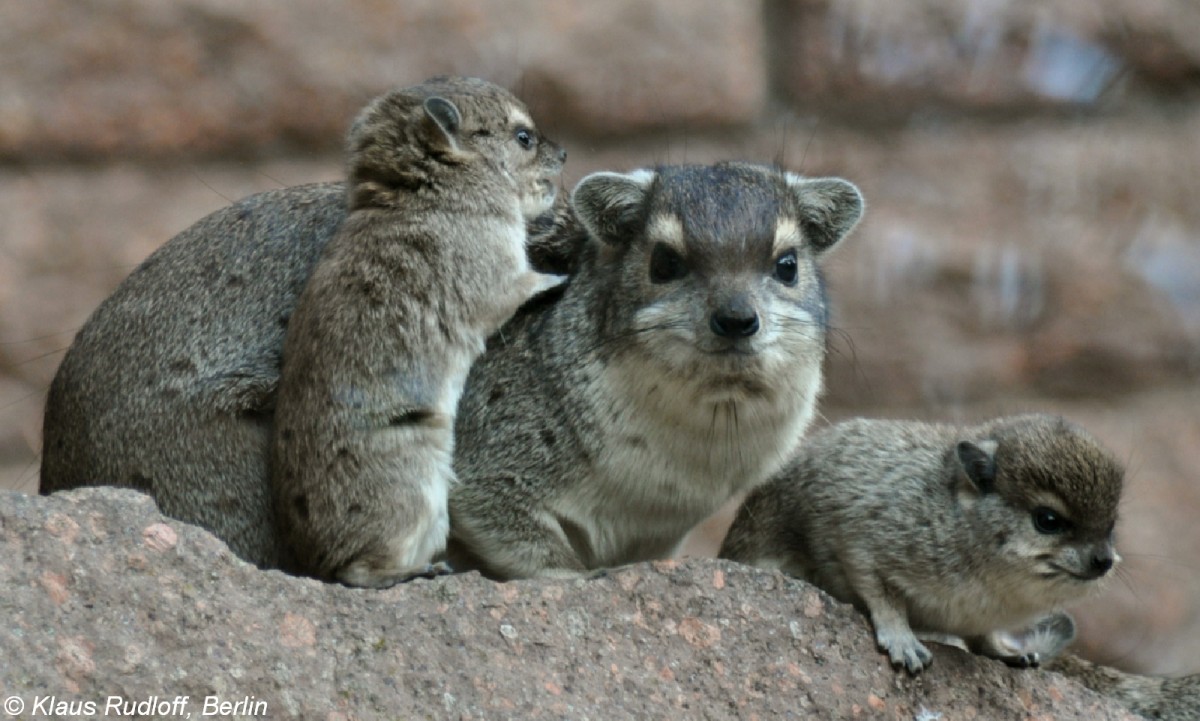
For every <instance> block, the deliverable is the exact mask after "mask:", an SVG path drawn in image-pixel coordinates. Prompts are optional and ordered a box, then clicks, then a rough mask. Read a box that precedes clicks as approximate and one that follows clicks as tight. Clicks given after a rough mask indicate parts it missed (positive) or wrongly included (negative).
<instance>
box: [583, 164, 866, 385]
mask: <svg viewBox="0 0 1200 721" xmlns="http://www.w3.org/2000/svg"><path fill="white" fill-rule="evenodd" d="M572 205H573V207H574V210H575V213H576V215H577V216H578V218H579V220H580V222H581V223H582V224H583V225H584V226H585V227H586V228H587V230H588V232H589V235H590V236H591V237H592V238H593V239H598V241H593V242H592V246H593V247H592V249H591V251H590V252H589V253H588V254H586V255H585V260H584V261H583V262H584V263H589V264H591V265H594V266H595V267H594V271H595V273H596V274H597V275H598V276H600V277H601V278H602V281H601V282H600V283H599V284H598V285H600V286H601V287H603V288H605V291H604V292H605V301H604V304H603V305H604V307H603V310H602V312H598V315H599V317H598V324H599V325H600V328H601V332H602V335H603V336H604V339H605V340H606V341H609V342H608V344H607V349H608V350H610V351H614V352H626V353H635V354H639V355H640V356H641V357H642V359H643V360H645V361H648V362H652V363H655V364H657V365H658V367H659V369H660V370H665V371H666V372H668V373H672V374H676V375H677V377H682V378H694V379H697V380H698V381H700V382H701V384H703V385H706V386H707V387H708V388H709V390H711V391H712V393H713V394H715V395H717V396H721V395H728V394H734V395H735V396H736V395H738V394H742V393H748V394H752V395H753V394H770V393H775V392H779V391H780V389H778V388H775V387H771V386H772V385H773V382H774V379H776V378H777V377H779V376H781V375H786V374H787V370H788V369H789V368H794V367H795V365H796V364H805V365H810V364H812V363H813V362H814V359H815V362H816V364H817V366H818V367H819V362H820V360H819V359H820V357H821V356H822V355H823V353H824V347H825V324H826V320H827V311H826V297H825V291H824V283H823V280H822V277H821V273H820V270H819V268H818V267H817V260H818V259H819V258H820V257H821V256H822V255H823V254H824V253H825V252H827V251H828V250H829V249H830V248H832V247H833V246H834V245H835V244H837V242H838V241H840V240H841V239H842V238H843V237H844V236H845V235H846V234H847V233H848V232H849V231H850V230H851V228H853V227H854V225H855V224H856V223H857V222H858V219H859V218H860V217H861V215H862V212H863V200H862V196H861V195H860V193H859V191H858V189H857V188H856V187H855V186H854V185H852V184H851V183H849V182H847V181H845V180H841V179H838V178H817V179H810V178H803V177H800V176H797V175H793V174H792V173H788V172H784V171H781V170H777V169H774V168H768V167H761V166H754V165H748V164H738V163H723V164H718V165H711V166H695V165H683V166H666V167H660V168H657V169H656V170H639V171H635V172H632V173H629V174H617V173H596V174H593V175H590V176H588V177H586V178H584V179H583V180H582V181H580V183H579V185H578V186H577V187H576V189H575V191H574V193H573V196H572Z"/></svg>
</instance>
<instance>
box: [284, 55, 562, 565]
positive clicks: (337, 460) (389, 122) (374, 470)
mask: <svg viewBox="0 0 1200 721" xmlns="http://www.w3.org/2000/svg"><path fill="white" fill-rule="evenodd" d="M347 154H348V160H347V192H346V199H347V210H348V215H347V218H346V220H345V222H344V223H343V224H342V226H341V228H340V229H339V231H338V233H337V234H336V235H335V236H334V238H333V239H332V240H331V241H330V242H329V244H328V246H327V247H326V248H325V250H324V253H323V254H322V256H321V259H320V260H319V262H318V264H317V266H316V268H315V269H314V271H313V273H312V276H311V277H310V278H309V280H308V283H307V285H306V286H305V288H304V291H303V292H302V293H301V295H300V297H299V299H298V300H297V303H296V309H295V312H294V314H293V316H292V319H291V321H290V323H289V328H288V333H287V339H286V341H285V344H284V351H283V370H282V376H281V378H280V386H279V395H278V400H277V405H276V411H275V436H274V444H273V451H274V452H273V456H272V474H271V477H272V482H273V488H274V494H275V498H276V504H277V505H276V510H277V519H278V522H279V526H280V531H281V535H282V538H283V541H284V545H285V547H286V548H287V550H288V551H289V553H290V555H291V558H292V560H293V562H294V563H295V564H296V565H297V566H298V568H299V570H303V571H306V572H308V573H312V574H315V575H317V576H320V577H325V578H336V579H338V580H342V581H344V582H346V583H350V584H353V585H387V584H389V583H394V582H395V581H397V580H400V579H402V578H404V577H406V576H408V575H411V574H413V573H416V572H420V571H421V570H422V569H423V568H425V567H426V566H427V565H428V564H429V563H430V561H431V560H432V558H433V556H434V554H436V553H437V552H438V551H440V550H441V548H442V546H443V545H444V543H445V538H446V533H447V527H448V518H447V510H446V498H447V494H448V492H449V489H450V485H451V484H452V482H453V472H452V470H451V460H450V458H451V452H452V449H453V437H452V425H453V418H454V413H455V407H456V405H457V403H458V398H459V396H460V395H461V393H462V387H463V383H464V382H465V380H466V375H467V370H468V369H469V367H470V365H471V363H472V362H473V361H474V359H475V357H476V356H477V355H478V354H479V353H480V352H482V351H483V348H484V340H485V338H486V337H487V335H488V334H490V333H492V332H493V331H495V330H496V329H497V328H498V327H499V326H500V324H501V323H502V322H503V321H504V320H505V319H506V318H507V317H508V316H510V315H511V314H512V313H513V311H515V310H516V308H517V306H518V305H520V304H521V303H523V302H524V301H525V300H527V299H528V298H529V297H530V296H531V295H533V294H534V293H535V292H536V291H538V290H540V289H542V288H545V287H548V286H549V285H551V284H552V282H551V281H550V280H549V277H548V276H542V275H540V274H538V273H535V272H534V271H532V270H531V269H530V267H529V264H528V262H527V260H526V252H525V239H526V234H525V225H526V222H527V221H528V220H530V219H532V218H534V217H535V216H537V215H539V214H541V213H542V212H544V211H546V210H548V209H549V208H550V207H551V205H552V203H553V200H554V195H555V189H556V182H557V177H558V173H559V172H560V170H561V169H562V163H563V160H564V153H563V152H562V151H561V149H560V148H559V147H558V146H557V145H555V144H554V143H553V142H551V141H550V140H548V139H547V138H545V137H543V136H541V134H540V133H538V131H537V129H536V127H535V126H534V124H533V121H532V119H531V118H530V117H529V113H528V111H527V110H526V108H525V107H524V105H523V104H522V103H521V102H520V101H518V100H517V99H516V98H515V97H513V96H512V95H511V94H510V93H508V92H507V91H505V90H503V89H501V88H498V87H496V86H494V85H492V84H491V83H486V82H484V81H479V80H471V79H462V78H446V79H437V80H434V81H430V82H427V83H425V84H422V85H419V86H416V87H413V88H402V89H399V90H395V91H392V92H390V93H387V94H385V95H383V96H381V97H379V98H377V99H376V100H375V101H373V102H372V103H371V104H370V105H369V106H368V107H367V108H366V109H365V110H364V111H363V112H362V113H361V114H360V116H359V118H358V119H357V120H356V121H355V123H354V125H353V127H352V128H351V130H350V132H349V135H348V139H347Z"/></svg>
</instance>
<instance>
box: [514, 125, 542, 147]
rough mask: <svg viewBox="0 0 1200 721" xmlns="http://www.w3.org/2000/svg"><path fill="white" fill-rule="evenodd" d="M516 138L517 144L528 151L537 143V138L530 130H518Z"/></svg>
mask: <svg viewBox="0 0 1200 721" xmlns="http://www.w3.org/2000/svg"><path fill="white" fill-rule="evenodd" d="M516 138H517V143H519V144H520V145H521V147H522V148H525V149H526V150H529V149H530V148H532V147H533V146H534V145H535V144H536V143H537V138H536V137H535V136H534V134H533V131H531V130H530V129H529V128H517V133H516Z"/></svg>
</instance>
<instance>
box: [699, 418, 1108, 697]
mask: <svg viewBox="0 0 1200 721" xmlns="http://www.w3.org/2000/svg"><path fill="white" fill-rule="evenodd" d="M1123 480H1124V471H1123V470H1122V468H1121V466H1120V464H1119V463H1117V461H1116V460H1115V459H1114V458H1113V457H1112V455H1111V454H1110V453H1109V452H1108V451H1107V450H1106V449H1104V448H1103V447H1102V446H1101V445H1100V443H1099V442H1098V441H1097V440H1095V439H1094V438H1093V437H1092V436H1091V435H1090V434H1088V433H1087V432H1086V431H1084V430H1083V429H1082V428H1080V427H1078V426H1076V425H1074V424H1072V423H1069V422H1067V421H1065V420H1063V419H1062V418H1059V417H1056V416H1049V415H1042V414H1028V415H1019V416H1011V417H1005V418H998V419H995V420H992V421H988V422H986V423H983V424H980V425H977V426H973V427H957V426H952V425H944V424H931V423H919V422H905V421H884V420H867V419H856V420H852V421H847V422H844V423H840V424H837V425H834V426H832V427H830V428H827V429H824V430H822V431H821V432H819V433H816V434H814V435H813V436H812V437H810V438H808V439H807V440H805V441H804V443H803V445H802V446H801V448H800V451H799V453H798V454H797V456H796V458H795V459H793V460H792V461H791V462H790V463H789V464H788V465H787V466H786V467H785V468H784V469H783V470H782V471H780V472H779V473H778V474H777V475H776V476H775V477H774V478H773V479H771V480H770V481H769V482H767V483H766V484H764V485H762V486H760V487H759V488H757V489H755V490H754V491H753V492H752V493H751V494H750V495H749V496H748V497H747V498H746V500H745V501H744V502H743V504H742V506H741V508H740V509H739V510H738V513H737V516H736V518H735V519H734V522H733V525H732V526H731V527H730V530H729V534H728V535H727V536H726V539H725V542H724V544H723V545H722V548H721V557H723V558H729V559H732V560H736V561H742V562H745V563H750V564H753V565H757V566H764V567H771V568H779V569H781V570H782V571H784V572H785V573H789V574H791V575H794V576H797V577H800V578H803V579H806V580H808V581H811V582H812V583H814V584H815V585H817V586H819V587H821V588H823V589H824V590H826V591H827V592H829V593H830V594H831V595H833V596H834V597H836V598H838V599H841V600H843V601H846V602H850V603H854V604H855V605H857V606H858V607H859V608H860V609H861V610H863V611H864V612H865V613H867V614H868V615H869V616H870V618H871V622H872V624H873V625H874V627H875V636H876V640H877V642H878V644H879V647H880V649H881V650H883V651H885V652H886V653H887V654H888V655H889V657H890V658H891V661H892V663H893V664H894V665H897V666H903V667H905V668H907V669H908V670H909V671H910V672H912V673H917V672H919V671H921V670H922V669H924V668H925V667H926V666H928V665H929V663H930V662H931V661H932V655H931V654H930V652H929V650H928V649H927V648H925V646H924V645H922V644H921V643H920V641H918V640H917V636H916V633H915V632H921V633H924V634H933V635H935V636H942V635H951V636H955V637H959V638H962V639H964V640H965V641H966V642H967V645H968V646H969V647H971V648H972V649H973V650H976V651H977V652H980V653H984V654H986V655H991V656H996V657H1001V658H1005V660H1007V661H1009V662H1011V663H1014V664H1016V665H1036V663H1037V662H1038V660H1039V659H1038V658H1037V657H1036V655H1029V654H1021V655H1020V656H1017V657H1009V656H1008V655H1007V654H1006V653H1005V652H1004V649H1005V648H1006V646H1007V644H1002V643H999V642H997V640H996V639H995V637H994V634H996V633H1001V632H1004V631H1008V630H1014V629H1020V628H1022V627H1026V626H1028V625H1030V624H1034V623H1036V622H1037V621H1038V620H1039V619H1041V618H1045V617H1047V616H1048V615H1050V614H1051V613H1053V612H1055V611H1056V610H1057V609H1059V608H1060V607H1061V606H1063V605H1064V604H1066V603H1069V602H1072V601H1076V600H1078V599H1080V598H1081V597H1082V596H1083V595H1084V594H1085V593H1087V592H1088V591H1090V590H1093V589H1095V588H1096V587H1097V585H1098V584H1097V583H1096V581H1097V580H1098V579H1100V578H1101V577H1103V576H1105V575H1106V574H1107V573H1108V571H1109V570H1110V569H1111V568H1112V567H1113V565H1114V564H1115V563H1116V561H1117V559H1118V557H1117V554H1116V551H1115V550H1114V548H1113V529H1114V527H1115V524H1116V520H1117V506H1118V502H1119V500H1120V496H1121V488H1122V485H1123Z"/></svg>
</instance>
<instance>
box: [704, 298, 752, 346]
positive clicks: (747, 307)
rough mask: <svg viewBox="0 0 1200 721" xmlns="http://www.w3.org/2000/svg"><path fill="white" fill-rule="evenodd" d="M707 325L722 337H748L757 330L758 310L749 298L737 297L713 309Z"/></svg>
mask: <svg viewBox="0 0 1200 721" xmlns="http://www.w3.org/2000/svg"><path fill="white" fill-rule="evenodd" d="M708 327H709V328H711V329H712V332H713V333H716V334H717V335H719V336H721V337H722V338H748V337H749V336H752V335H754V334H755V333H757V332H758V312H757V311H755V310H754V306H753V305H751V304H750V301H749V300H747V299H746V298H743V297H738V298H735V299H733V300H732V301H730V302H729V303H726V304H725V305H723V306H722V307H720V308H718V309H717V310H715V311H713V314H712V316H710V317H709V319H708Z"/></svg>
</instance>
